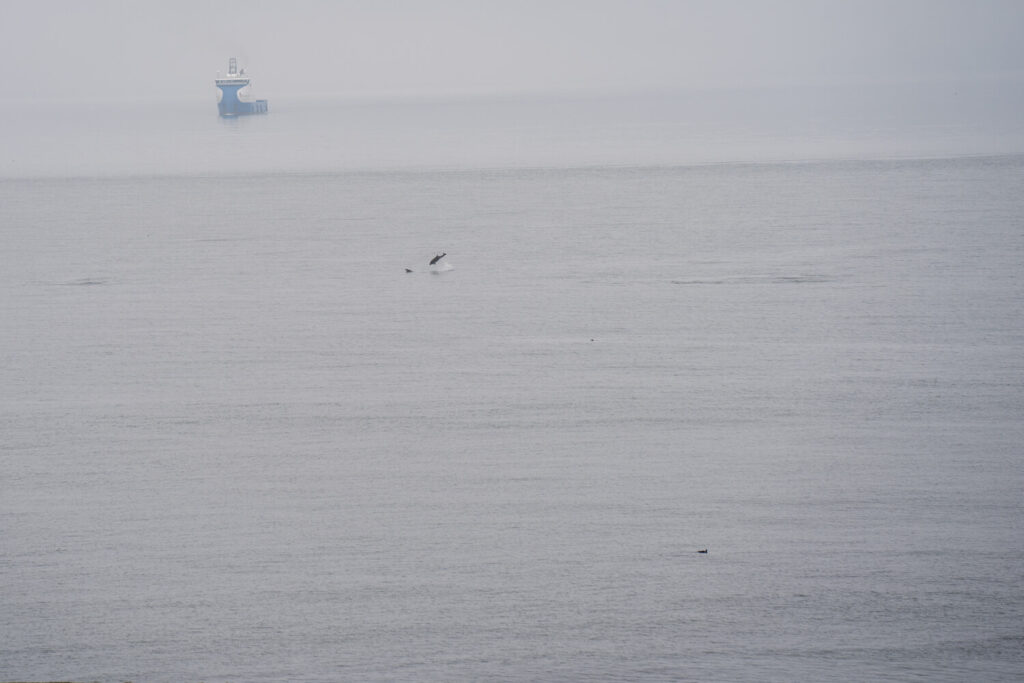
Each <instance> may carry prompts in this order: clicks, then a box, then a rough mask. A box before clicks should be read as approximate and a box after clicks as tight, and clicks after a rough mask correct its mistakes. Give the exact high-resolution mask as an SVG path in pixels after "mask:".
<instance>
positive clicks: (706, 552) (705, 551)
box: [697, 548, 708, 555]
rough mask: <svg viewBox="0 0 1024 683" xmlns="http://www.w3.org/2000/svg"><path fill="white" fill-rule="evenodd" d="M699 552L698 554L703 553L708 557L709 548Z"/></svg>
mask: <svg viewBox="0 0 1024 683" xmlns="http://www.w3.org/2000/svg"><path fill="white" fill-rule="evenodd" d="M697 552H698V553H701V554H703V555H707V554H708V549H707V548H704V550H698V551H697Z"/></svg>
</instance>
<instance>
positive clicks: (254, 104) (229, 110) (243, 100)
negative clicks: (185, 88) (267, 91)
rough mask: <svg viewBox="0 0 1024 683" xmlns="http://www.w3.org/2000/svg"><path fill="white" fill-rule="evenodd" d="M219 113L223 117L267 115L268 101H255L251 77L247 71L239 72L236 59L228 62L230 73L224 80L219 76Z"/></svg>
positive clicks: (217, 82)
mask: <svg viewBox="0 0 1024 683" xmlns="http://www.w3.org/2000/svg"><path fill="white" fill-rule="evenodd" d="M214 83H216V84H217V111H218V112H220V115H221V116H240V115H242V114H266V113H267V101H266V100H254V99H253V98H252V94H251V93H250V92H249V77H248V76H246V75H245V69H242V70H241V71H239V70H238V61H237V60H235V58H234V57H232V58H231V59H229V60H228V73H227V75H226V76H224V78H221V77H220V74H219V73H218V74H217V80H216V81H214Z"/></svg>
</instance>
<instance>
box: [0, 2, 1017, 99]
mask: <svg viewBox="0 0 1024 683" xmlns="http://www.w3.org/2000/svg"><path fill="white" fill-rule="evenodd" d="M1021 26H1024V3H1022V2H1019V1H1017V0H1005V1H993V0H980V1H979V0H970V1H966V0H965V1H963V2H951V1H949V0H903V1H895V2H894V1H892V0H859V1H858V2H849V1H847V0H791V1H786V2H782V1H780V2H758V1H737V0H731V1H726V2H718V1H716V2H710V1H701V2H696V1H686V0H628V1H625V0H621V1H620V0H562V1H558V0H556V1H552V0H517V1H516V2H494V1H487V0H484V1H481V0H436V1H434V2H419V1H412V0H396V1H393V2H386V3H385V2H357V1H351V0H350V1H335V0H323V1H317V0H298V1H295V2H259V1H248V2H239V1H234V0H232V1H226V2H216V3H210V2H195V1H192V0H185V1H182V0H175V1H174V2H139V3H137V2H129V1H127V0H124V1H116V0H100V1H96V2H77V1H69V0H59V1H55V2H34V1H24V0H13V1H11V0H6V1H4V2H2V3H0V85H2V89H0V98H3V99H6V100H62V99H74V100H82V99H94V98H95V99H98V100H104V99H154V100H156V99H181V98H193V97H197V98H198V97H209V91H210V89H211V79H212V78H213V77H214V76H215V72H216V71H217V70H221V71H223V70H224V69H225V68H226V65H227V59H228V57H230V56H236V57H238V58H239V61H240V64H241V65H243V66H245V67H246V68H247V70H248V73H250V74H251V75H252V76H253V77H254V78H255V81H254V84H255V85H256V87H257V88H258V90H259V92H260V93H261V95H264V96H271V97H273V96H294V95H306V94H309V95H330V96H337V97H353V98H364V97H365V98H376V97H382V96H384V97H386V96H410V95H412V96H445V95H452V94H504V93H521V92H560V91H561V92H602V91H603V92H609V91H611V92H615V91H624V90H627V91H628V90H658V89H680V88H694V87H696V88H706V87H712V88H717V87H726V88H728V87H749V86H759V85H766V86H771V85H822V84H858V83H863V84H871V83H900V82H911V81H926V82H936V81H948V82H956V81H971V80H984V81H993V80H1007V81H1012V82H1017V83H1019V82H1020V81H1021V78H1022V74H1024V41H1021V40H1020V39H1019V31H1020V28H1021Z"/></svg>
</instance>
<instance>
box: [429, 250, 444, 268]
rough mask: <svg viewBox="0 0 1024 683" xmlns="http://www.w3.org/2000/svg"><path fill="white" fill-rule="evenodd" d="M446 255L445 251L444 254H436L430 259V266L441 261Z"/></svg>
mask: <svg viewBox="0 0 1024 683" xmlns="http://www.w3.org/2000/svg"><path fill="white" fill-rule="evenodd" d="M447 255H448V252H447V251H446V252H445V253H443V254H438V255H437V256H435V257H434V258H432V259H430V265H434V264H435V263H437V262H438V261H440V260H441V259H443V258H444V257H445V256H447Z"/></svg>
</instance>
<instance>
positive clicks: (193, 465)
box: [0, 101, 1024, 681]
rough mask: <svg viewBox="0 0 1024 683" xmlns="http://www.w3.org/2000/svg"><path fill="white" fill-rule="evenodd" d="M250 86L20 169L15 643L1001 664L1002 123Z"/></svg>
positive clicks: (15, 262)
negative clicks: (300, 112) (857, 123)
mask: <svg viewBox="0 0 1024 683" xmlns="http://www.w3.org/2000/svg"><path fill="white" fill-rule="evenodd" d="M431 106H433V105H431ZM271 108H272V113H271V115H270V116H268V117H267V118H265V119H262V120H253V121H238V122H226V123H222V122H219V121H216V120H215V121H213V122H212V123H211V124H210V125H211V126H220V128H210V129H206V128H202V127H197V128H196V129H195V130H197V131H199V132H196V133H195V134H196V136H198V137H197V138H191V137H189V135H188V134H186V133H185V132H182V130H179V129H175V131H174V134H173V135H172V136H171V137H170V138H169V139H162V140H160V141H158V142H157V143H154V144H156V145H157V146H156V147H153V148H150V147H149V146H148V145H149V143H148V142H143V141H142V139H143V137H144V136H140V137H139V138H138V140H137V142H138V144H139V145H140V148H139V149H138V150H136V151H134V152H133V151H131V149H121V151H120V152H119V153H118V154H114V155H113V156H111V157H110V158H109V159H108V162H109V163H108V164H107V165H105V166H104V165H102V164H99V163H98V162H97V161H96V159H95V158H94V157H90V156H89V155H84V156H82V157H69V158H68V159H67V160H66V162H65V161H60V162H56V161H55V160H56V159H57V158H58V157H57V156H52V157H51V156H47V155H48V154H49V153H46V154H44V155H43V156H42V157H40V158H42V159H44V161H45V160H46V159H48V160H49V161H45V163H43V162H40V165H39V166H38V167H35V168H34V170H33V171H32V172H30V173H24V174H22V175H21V176H19V175H18V174H17V173H14V172H12V171H11V170H10V169H11V166H10V165H9V166H8V167H5V168H6V169H7V173H6V175H7V177H5V178H4V179H2V180H0V207H2V218H3V226H2V229H3V236H4V246H3V269H2V270H0V285H2V286H0V314H2V319H3V323H2V325H0V351H2V353H3V359H4V362H3V364H2V366H0V387H2V390H0V434H2V439H0V472H2V475H0V588H2V590H0V614H2V615H3V618H2V619H0V679H2V680H10V679H15V680H20V679H29V680H50V679H54V680H56V679H61V680H64V679H69V678H70V679H75V680H99V681H124V680H134V681H180V680H205V681H243V680H244V681H280V680H295V681H299V680H302V681H334V680H437V681H441V680H696V681H706V680H720V681H769V680H775V681H792V680H929V681H931V680H946V681H959V680H966V679H978V680H1018V679H1019V677H1020V675H1021V674H1022V672H1024V626H1022V624H1024V590H1022V588H1024V538H1022V536H1021V533H1020V527H1021V522H1022V521H1024V520H1022V517H1024V499H1022V496H1021V491H1022V485H1024V463H1022V447H1021V444H1022V443H1024V420H1022V417H1024V354H1022V348H1024V271H1022V265H1021V264H1022V263H1024V193H1022V192H1021V190H1020V188H1021V187H1024V157H1021V156H1017V155H987V156H968V157H965V156H962V155H952V154H950V155H941V154H939V155H930V156H934V157H935V158H884V159H871V158H861V159H846V158H838V157H841V156H842V155H841V154H840V155H838V156H837V154H835V150H836V148H833V147H829V150H830V151H829V153H828V154H823V155H822V156H829V155H831V156H832V158H822V159H816V160H810V161H807V160H804V161H799V162H793V161H785V160H777V159H761V160H760V161H758V162H757V163H741V162H738V161H735V160H728V159H726V160H725V161H728V163H660V164H635V165H630V164H625V163H621V162H625V161H628V159H626V158H624V157H623V156H622V155H623V154H625V156H628V154H626V152H622V154H619V156H616V155H614V154H613V155H610V156H611V157H614V158H610V159H606V160H602V159H598V158H596V157H598V156H600V155H601V154H604V153H605V152H606V151H607V150H605V152H602V149H604V148H595V149H596V151H593V154H592V155H591V156H590V157H586V158H583V159H582V161H583V162H586V163H581V164H562V165H559V164H557V163H554V162H553V160H552V159H546V160H541V161H543V163H536V164H533V165H532V166H531V165H530V164H529V163H527V162H529V161H530V160H531V159H533V160H537V157H536V156H534V155H533V154H532V153H530V154H527V155H526V156H525V157H523V158H522V159H521V162H522V163H516V162H515V161H514V160H511V159H506V158H499V157H501V156H502V155H503V154H505V153H506V152H507V151H508V150H510V149H513V148H512V147H506V146H505V145H506V144H508V145H512V144H513V142H512V137H510V136H509V135H508V131H509V130H510V129H509V128H502V127H498V128H496V129H487V128H486V127H483V128H481V129H480V130H479V131H478V133H479V134H478V135H477V137H476V138H474V139H475V140H477V141H479V140H484V139H490V140H492V141H493V143H494V144H493V145H491V146H490V147H488V148H487V149H486V150H485V152H486V153H483V154H481V153H480V152H479V151H477V152H473V151H472V150H471V149H467V148H465V147H460V148H458V149H460V150H462V152H460V153H462V154H466V155H472V154H474V153H475V154H477V155H478V156H476V157H473V158H474V159H477V160H479V161H480V162H481V163H477V164H471V163H463V162H462V161H459V159H455V158H454V157H444V158H441V157H440V156H438V155H439V154H440V152H439V151H438V150H440V149H442V148H443V147H444V146H443V145H437V146H435V143H436V142H437V140H438V139H439V138H436V137H430V136H428V138H429V139H428V141H427V142H429V145H427V142H425V143H424V145H427V147H429V150H428V151H427V152H423V156H422V157H415V155H411V156H410V157H408V159H409V160H410V163H408V164H406V165H405V166H404V167H402V164H397V163H396V164H392V166H393V168H390V169H389V168H373V169H370V168H360V166H364V167H369V166H371V165H372V164H369V163H368V162H365V159H364V160H362V161H359V162H358V163H357V162H356V161H353V162H352V164H350V165H346V164H345V163H344V160H339V161H338V162H337V164H336V166H337V168H335V169H333V170H332V169H328V168H324V167H323V166H326V165H329V164H328V161H329V158H328V156H327V155H326V154H325V155H324V156H317V155H316V154H315V153H314V154H313V157H312V158H313V162H311V163H309V164H308V165H307V167H306V168H305V169H304V168H303V164H302V163H301V157H293V156H290V152H288V151H287V150H288V147H289V146H288V145H287V144H284V143H285V142H286V140H290V139H291V138H287V136H286V134H285V133H284V132H282V131H286V130H287V128H286V127H285V126H284V124H282V123H281V121H280V119H281V118H283V119H285V120H287V116H284V115H282V117H280V118H279V119H278V120H277V121H275V120H274V118H273V114H274V112H273V108H274V102H273V101H271ZM207 114H208V113H207ZM285 114H287V110H286V111H285ZM403 116H404V114H403ZM318 120H320V121H321V123H320V124H318V125H317V126H313V127H312V128H309V129H307V130H306V132H304V133H303V137H301V139H300V142H303V144H306V145H307V146H308V148H309V149H315V147H316V144H315V143H316V140H317V139H318V138H322V139H323V140H325V142H324V144H325V145H326V146H327V147H328V148H330V149H333V150H335V151H338V150H339V149H340V147H341V144H340V143H339V139H340V138H339V137H338V135H340V134H338V133H337V132H336V129H335V128H334V127H332V126H328V125H327V124H326V123H324V122H323V120H322V119H318ZM69 125H70V124H69ZM76 125H78V124H76ZM138 125H140V126H142V127H143V128H145V127H146V126H147V125H150V124H138ZM204 125H205V124H204ZM367 125H368V124H367ZM381 125H382V126H383V129H382V130H385V131H390V133H394V132H395V131H396V130H398V128H401V126H397V124H395V125H396V126H397V127H391V128H388V127H387V126H388V124H387V123H385V124H381ZM402 125H405V124H402ZM446 125H447V124H446ZM602 125H604V126H605V128H602V127H601V126H598V125H597V124H595V127H593V128H592V129H590V131H589V132H585V133H580V135H582V136H583V138H586V139H588V140H589V139H593V138H600V137H601V131H602V130H604V131H605V132H606V133H607V134H608V136H609V137H610V139H619V140H620V141H623V140H625V141H628V139H638V138H637V136H639V139H647V138H646V137H644V136H648V135H654V134H653V133H651V129H650V127H649V126H640V127H639V128H638V129H630V130H627V131H625V132H623V130H622V129H621V128H620V127H617V125H612V124H609V123H607V122H606V124H602ZM197 126H199V124H197ZM232 126H233V127H232ZM261 126H262V128H261ZM569 127H570V128H571V125H569ZM58 128H59V126H58ZM458 128H459V126H453V127H452V129H453V130H455V129H458ZM183 130H185V131H187V130H188V126H183ZM703 130H704V131H705V133H706V132H707V130H710V129H703ZM204 131H205V132H204ZM210 131H213V132H210ZM253 131H255V132H253ZM332 131H333V132H332ZM480 131H482V132H480ZM151 132H152V131H151ZM435 132H436V129H435ZM390 133H388V134H385V133H383V132H382V133H381V134H380V135H381V140H384V139H385V138H387V139H389V140H390V139H391V138H388V135H389V134H390ZM534 133H536V131H534ZM534 133H529V134H525V135H526V137H527V138H528V140H529V141H531V142H529V144H528V147H529V149H539V148H540V147H543V145H539V144H538V145H537V146H536V147H533V145H534V144H535V143H536V141H537V139H538V135H536V134H534ZM968 133H969V132H968ZM968 133H965V134H963V135H960V136H959V137H957V136H954V137H956V139H958V140H965V139H968V138H970V139H974V138H972V137H971V134H968ZM545 134H547V133H545ZM662 134H664V131H662V132H660V133H657V135H662ZM60 135H64V134H63V133H58V137H59V136H60ZM67 135H70V134H67ZM123 135H124V130H123V129H122V130H119V131H117V132H112V131H108V132H107V133H103V136H105V137H104V139H105V140H107V141H113V140H122V141H123V140H124V138H123V137H119V136H123ZM616 135H619V136H620V137H619V138H615V136H616ZM225 136H226V137H227V138H228V139H229V140H233V141H234V143H233V144H236V145H237V146H238V147H239V150H240V151H239V154H240V157H239V158H241V159H243V160H245V163H244V164H240V163H237V162H238V160H237V159H236V160H234V161H231V160H228V161H227V162H225V163H226V165H227V166H228V167H229V168H228V170H227V172H215V169H214V166H215V164H214V159H213V157H212V156H203V154H208V152H209V150H208V149H206V148H205V143H206V142H207V141H208V140H210V139H213V138H216V139H217V142H214V143H210V144H215V145H223V147H221V148H220V149H224V150H226V149H229V148H230V146H231V145H228V144H227V143H224V142H223V139H224V138H225ZM274 136H285V137H284V138H282V137H276V138H275V137H274ZM332 136H333V137H332ZM630 136H633V137H632V138H631V137H630ZM442 137H443V136H442ZM539 137H543V135H540V136H539ZM551 137H552V139H558V140H563V141H564V140H566V139H570V140H571V139H573V138H571V135H570V136H569V138H566V137H563V136H561V135H554V134H551ZM669 137H670V138H671V135H670V136H669ZM755 137H756V136H755ZM838 138H839V136H838V134H837V136H836V137H835V138H834V139H838ZM940 138H941V141H939V142H937V143H936V144H937V145H939V146H941V145H942V144H946V143H948V140H949V138H947V137H945V136H939V137H938V138H936V137H929V136H928V135H923V136H922V137H920V138H912V137H910V138H906V139H917V140H918V141H920V140H925V139H927V140H930V141H937V140H939V139H940ZM146 139H147V140H148V137H146ZM197 139H198V140H199V142H201V143H203V144H199V143H197V142H196V140H197ZM580 139H582V138H580ZM672 139H673V140H675V141H676V142H677V143H679V142H680V141H681V140H682V138H681V137H679V138H672ZM721 139H724V138H719V137H715V136H712V135H703V136H702V137H700V139H699V140H695V144H696V143H697V142H701V141H702V142H703V144H704V145H705V146H704V147H703V148H702V149H704V150H705V153H708V154H711V153H712V152H713V150H714V149H716V144H715V142H716V140H721ZM757 139H758V140H760V141H761V142H762V143H763V145H762V146H761V147H759V149H762V150H767V149H771V150H774V151H773V152H772V154H771V155H769V156H773V155H775V154H776V153H778V154H781V153H782V152H783V151H784V150H785V149H786V145H785V144H784V142H785V139H786V138H784V137H783V138H780V137H778V135H776V134H775V133H773V134H772V135H770V136H764V137H758V138H757ZM175 140H178V141H179V142H180V143H181V145H180V149H179V151H177V152H172V151H170V150H172V149H175V145H174V141H175ZM780 140H781V141H780ZM875 140H876V142H877V141H878V139H877V138H875ZM253 141H255V142H257V143H260V142H261V143H262V144H265V145H269V146H270V147H271V148H272V149H274V150H275V152H274V154H273V155H271V156H269V157H268V156H261V155H260V154H259V153H258V152H254V151H253V148H251V147H246V144H249V143H251V142H253ZM96 144H98V143H97V142H96V141H95V140H90V139H88V138H87V136H83V137H82V139H81V145H82V146H83V149H84V148H89V147H90V146H94V145H96ZM380 144H381V145H384V146H385V152H383V153H385V154H393V155H394V158H395V159H400V158H402V157H401V153H400V150H399V149H398V147H400V144H399V145H398V146H394V141H393V140H392V141H391V142H387V143H385V142H381V143H380ZM638 144H639V143H638ZM879 144H881V143H879ZM388 145H392V146H388ZM580 145H581V147H580V149H591V148H590V147H588V146H587V145H584V144H583V143H582V142H581V143H580ZM471 146H472V145H471ZM200 149H206V151H205V152H200V151H199V150H200ZM257 149H258V147H257ZM264 149H265V148H264ZM370 149H371V146H367V147H365V148H364V150H365V153H366V154H367V155H369V154H370ZM424 149H426V148H424ZM618 149H619V150H620V151H622V150H627V151H628V150H635V149H638V147H634V146H631V145H628V144H626V143H625V142H623V144H622V146H621V147H619V148H618ZM146 150H152V154H153V155H155V157H152V156H148V155H147V153H146ZM495 150H497V152H495ZM911 151H926V150H923V149H922V148H920V147H915V148H914V149H913V150H911ZM932 151H935V150H934V149H932ZM499 152H500V153H499ZM570 152H571V150H568V151H567V148H566V147H562V148H560V153H562V154H563V155H564V156H565V157H566V158H571V157H572V155H571V153H570ZM495 154H496V155H497V156H495ZM616 154H618V153H616ZM161 155H163V156H161ZM190 155H194V156H195V158H196V159H197V160H198V161H197V162H196V163H197V164H198V166H199V168H198V170H196V171H194V172H189V171H187V169H186V168H185V167H186V166H188V163H187V162H188V157H189V156H190ZM752 156H756V155H752ZM797 156H800V157H801V158H804V157H807V156H813V155H806V154H799V155H797ZM898 156H902V155H898ZM925 156H927V155H925ZM414 157H415V158H414ZM8 158H9V159H12V158H13V159H15V160H24V159H26V158H27V156H21V153H20V152H12V154H11V156H9V157H8ZM153 158H156V160H157V161H158V162H159V163H157V164H155V166H161V165H162V166H166V167H167V168H168V169H169V172H168V173H164V174H159V173H155V170H156V168H155V166H154V165H153V164H152V163H151V161H152V159H153ZM225 158H227V157H225ZM367 158H369V157H367ZM467 158H468V156H467ZM175 160H177V161H180V162H181V164H182V167H181V168H177V167H175V163H177V162H176V161H175ZM429 160H434V161H436V162H437V163H435V164H433V165H431V164H429V163H425V162H426V161H429ZM605 161H607V162H609V163H604V162H605ZM659 161H664V159H661V160H659ZM755 161H757V160H755ZM321 162H322V163H321ZM420 162H423V163H420ZM497 162H500V163H497ZM610 162H616V163H610ZM19 163H21V162H20V161H19ZM242 166H253V167H255V170H254V171H252V172H248V171H246V170H244V168H242ZM382 166H387V164H382ZM441 251H447V252H448V256H447V258H446V260H445V262H447V263H448V264H449V268H448V269H445V270H441V271H438V272H434V271H432V270H431V269H430V268H429V267H428V266H427V261H428V260H429V258H430V257H431V256H433V255H434V254H435V253H438V252H441ZM405 268H410V269H412V270H413V271H414V272H412V273H406V272H405ZM702 549H707V550H708V552H707V554H702V553H698V552H697V551H698V550H702Z"/></svg>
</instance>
